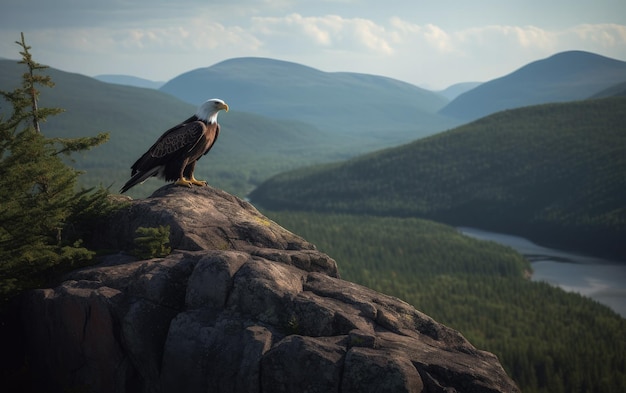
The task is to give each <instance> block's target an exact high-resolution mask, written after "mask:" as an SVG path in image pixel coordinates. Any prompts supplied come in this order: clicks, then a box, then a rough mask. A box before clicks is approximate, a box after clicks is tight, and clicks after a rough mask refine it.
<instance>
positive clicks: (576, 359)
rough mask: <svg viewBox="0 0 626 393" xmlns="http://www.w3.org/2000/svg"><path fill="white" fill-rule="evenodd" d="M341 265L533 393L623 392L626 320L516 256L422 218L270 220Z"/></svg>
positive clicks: (281, 216)
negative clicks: (454, 334)
mask: <svg viewBox="0 0 626 393" xmlns="http://www.w3.org/2000/svg"><path fill="white" fill-rule="evenodd" d="M265 213H266V214H268V216H269V217H271V218H272V219H273V220H275V221H277V222H278V223H279V224H281V225H283V226H285V227H286V228H287V229H290V230H292V231H293V232H295V233H297V234H299V235H301V236H304V237H305V238H306V239H307V240H309V241H311V242H313V243H314V244H316V245H317V246H318V247H319V248H320V249H321V250H322V251H324V252H326V253H328V254H329V255H331V256H333V258H335V259H336V260H337V264H338V266H339V272H340V273H341V276H342V278H344V279H346V280H349V281H354V282H357V283H360V284H363V285H366V286H369V287H371V288H374V289H376V290H378V291H381V292H383V293H387V294H390V295H393V296H397V297H399V298H401V299H403V300H405V301H407V302H409V303H411V304H412V305H414V306H415V307H416V308H417V309H418V310H420V311H423V312H425V313H426V314H428V315H430V316H432V317H433V318H435V319H436V320H437V321H440V322H443V323H445V324H447V325H448V326H451V327H453V328H455V329H458V330H459V331H460V332H461V333H462V334H463V335H464V336H465V337H467V338H468V339H469V340H470V341H471V342H472V343H473V344H474V345H476V346H477V347H478V348H481V349H485V350H488V351H490V352H493V353H495V354H496V355H497V356H498V357H499V359H500V361H501V362H502V364H503V365H504V367H505V368H506V370H507V372H508V373H509V375H511V376H512V378H513V379H514V380H515V381H516V382H517V383H518V384H519V385H520V388H521V390H522V391H523V392H526V393H539V392H541V393H544V392H545V393H559V392H563V393H565V392H568V393H569V392H598V393H600V392H602V393H607V392H623V391H625V389H626V368H625V366H624V365H625V364H626V320H624V319H623V318H620V316H619V315H617V314H615V313H614V312H613V311H611V310H610V309H608V308H607V307H605V306H602V305H600V304H598V303H596V302H595V301H593V300H591V299H589V298H585V297H583V296H580V295H578V294H575V293H567V292H564V291H563V290H561V289H558V288H554V287H551V286H549V285H548V284H545V283H537V282H531V281H530V280H528V279H527V278H525V274H526V272H527V269H529V268H530V265H529V264H528V262H527V261H525V260H524V259H523V258H522V257H521V255H519V254H517V253H516V252H514V251H513V250H511V249H509V248H507V247H503V246H500V245H497V244H495V243H491V242H485V241H479V240H475V239H472V238H469V237H466V236H462V235H461V234H460V233H459V232H457V231H456V230H455V229H454V228H451V227H448V226H445V225H441V224H437V223H434V222H430V221H424V220H419V219H414V218H393V217H372V216H355V215H334V214H319V213H303V212H271V211H265Z"/></svg>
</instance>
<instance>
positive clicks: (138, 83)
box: [94, 74, 165, 89]
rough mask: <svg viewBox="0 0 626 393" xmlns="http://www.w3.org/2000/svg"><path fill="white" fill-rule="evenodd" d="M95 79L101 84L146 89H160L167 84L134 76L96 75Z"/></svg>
mask: <svg viewBox="0 0 626 393" xmlns="http://www.w3.org/2000/svg"><path fill="white" fill-rule="evenodd" d="M94 78H95V79H97V80H99V81H101V82H106V83H114V84H116V85H125V86H135V87H144V88H146V89H158V88H160V87H161V86H163V85H164V84H165V82H158V81H152V80H149V79H144V78H139V77H136V76H132V75H116V74H106V75H96V76H94Z"/></svg>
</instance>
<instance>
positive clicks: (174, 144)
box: [120, 100, 228, 193]
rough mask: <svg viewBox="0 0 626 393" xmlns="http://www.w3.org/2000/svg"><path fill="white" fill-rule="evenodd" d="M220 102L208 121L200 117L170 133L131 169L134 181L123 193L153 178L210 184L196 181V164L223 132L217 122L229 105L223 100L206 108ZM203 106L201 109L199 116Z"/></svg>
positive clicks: (125, 185) (123, 189) (170, 130)
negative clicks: (220, 111)
mask: <svg viewBox="0 0 626 393" xmlns="http://www.w3.org/2000/svg"><path fill="white" fill-rule="evenodd" d="M212 101H216V102H217V104H216V105H217V106H216V108H217V109H215V111H214V112H208V113H209V115H210V116H209V115H207V118H208V119H206V120H205V119H202V118H201V117H199V116H198V114H196V115H194V116H191V117H190V118H189V119H187V120H185V121H184V122H182V123H180V124H178V125H177V126H175V127H172V128H170V129H169V130H167V131H166V132H165V133H164V134H163V135H162V136H161V137H160V138H159V139H158V140H157V141H156V142H155V143H154V145H152V147H150V149H148V151H147V152H145V153H144V154H143V155H142V156H141V158H139V159H138V160H137V161H136V162H135V163H134V164H133V166H132V167H131V169H132V172H131V178H130V180H128V182H126V184H124V186H123V187H122V189H121V190H120V191H121V192H122V193H123V192H126V191H128V190H129V189H130V188H131V187H133V186H135V185H136V184H138V183H142V182H143V181H145V180H146V179H148V178H149V177H152V176H159V177H161V178H163V179H165V180H166V181H176V184H177V185H186V186H189V187H191V185H192V184H195V185H206V182H203V181H199V180H196V179H195V178H194V176H193V172H194V170H195V167H196V162H197V161H198V159H200V157H202V156H203V155H204V154H206V153H208V152H209V150H211V148H212V147H213V145H214V144H215V141H216V140H217V137H218V136H219V133H220V126H219V124H218V123H217V111H219V110H220V109H226V110H228V106H227V105H226V104H224V102H223V101H221V100H209V101H207V102H206V103H205V104H203V106H204V105H208V104H209V103H212ZM203 106H201V107H200V109H199V113H202V112H201V109H202V108H203Z"/></svg>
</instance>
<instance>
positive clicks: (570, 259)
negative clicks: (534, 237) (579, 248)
mask: <svg viewBox="0 0 626 393" xmlns="http://www.w3.org/2000/svg"><path fill="white" fill-rule="evenodd" d="M457 229H458V230H459V231H461V233H463V234H464V235H467V236H470V237H473V238H475V239H480V240H491V241H493V242H496V243H499V244H503V245H505V246H509V247H511V248H513V249H514V250H516V251H517V252H519V253H520V254H522V255H524V256H525V257H526V258H527V259H528V260H529V261H531V263H532V267H533V275H532V280H533V281H545V282H547V283H549V284H551V285H554V286H558V287H560V288H562V289H564V290H566V291H568V292H577V293H580V294H582V295H585V296H588V297H590V298H592V299H595V300H597V301H598V302H600V303H602V304H604V305H606V306H609V307H610V308H611V309H613V310H614V311H615V312H617V313H618V314H620V315H621V316H622V317H624V318H626V264H625V263H623V262H619V261H613V260H608V259H603V258H597V257H594V256H589V255H581V254H577V253H573V252H568V251H564V250H557V249H553V248H547V247H542V246H539V245H537V244H535V243H533V242H531V241H530V240H528V239H524V238H522V237H519V236H511V235H505V234H501V233H495V232H488V231H483V230H480V229H475V228H467V227H460V228H457Z"/></svg>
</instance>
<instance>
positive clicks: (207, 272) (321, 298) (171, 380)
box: [22, 186, 518, 393]
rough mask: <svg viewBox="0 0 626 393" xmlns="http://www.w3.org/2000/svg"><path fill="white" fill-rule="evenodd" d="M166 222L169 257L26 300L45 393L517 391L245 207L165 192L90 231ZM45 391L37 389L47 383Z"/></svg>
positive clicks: (118, 262) (482, 360) (487, 363)
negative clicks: (73, 392)
mask: <svg viewBox="0 0 626 393" xmlns="http://www.w3.org/2000/svg"><path fill="white" fill-rule="evenodd" d="M158 225H169V226H170V228H171V245H172V248H173V249H174V251H173V252H172V253H171V254H170V255H169V256H167V257H165V258H159V259H150V260H135V259H133V258H132V257H129V256H127V255H125V254H124V253H120V254H116V255H111V256H108V257H106V258H103V260H102V262H101V263H100V264H98V265H96V266H93V267H89V268H86V269H82V270H78V271H75V272H73V273H71V274H70V275H68V276H67V277H66V280H65V281H64V282H63V283H61V284H60V285H59V286H57V287H56V288H47V289H40V290H35V291H31V292H30V293H29V294H28V295H27V296H26V297H25V299H24V306H23V308H22V309H23V326H24V329H25V332H26V333H25V336H26V337H27V338H28V341H27V343H28V348H29V352H28V354H29V359H30V362H31V363H30V364H31V366H32V368H33V370H34V371H36V374H37V375H38V376H39V378H38V379H37V380H36V381H34V383H35V384H39V385H40V386H41V387H42V388H43V389H44V390H45V391H48V392H55V391H56V392H62V391H69V390H72V389H84V390H72V391H89V392H103V393H104V392H107V393H109V392H155V393H157V392H176V393H183V392H246V393H254V392H278V393H279V392H342V393H345V392H517V391H518V389H517V387H516V386H515V384H514V383H513V381H512V380H511V379H510V378H509V377H508V376H507V375H506V373H505V372H504V370H503V368H502V366H501V365H500V363H499V361H498V359H497V358H496V357H495V356H494V355H492V354H490V353H488V352H484V351H480V350H478V349H476V348H474V347H473V346H472V345H471V344H470V343H469V342H468V341H467V340H465V338H463V336H462V335H461V334H459V333H458V332H456V331H454V330H452V329H450V328H448V327H446V326H444V325H442V324H439V323H438V322H436V321H434V320H433V319H432V318H430V317H428V316H427V315H425V314H423V313H421V312H419V311H417V310H416V309H415V308H413V307H412V306H410V305H409V304H407V303H405V302H403V301H401V300H399V299H396V298H393V297H390V296H386V295H383V294H381V293H378V292H375V291H373V290H371V289H368V288H365V287H363V286H360V285H357V284H354V283H350V282H347V281H344V280H341V279H340V278H339V274H338V271H337V265H336V263H335V261H334V260H333V259H332V258H330V257H329V256H328V255H325V254H323V253H321V252H319V251H317V250H316V249H315V246H313V245H312V244H310V243H308V242H306V241H305V240H303V239H301V238H300V237H298V236H296V235H294V234H292V233H290V232H289V231H287V230H285V229H283V228H282V227H280V226H279V225H277V224H276V223H274V222H272V221H271V220H269V219H268V218H266V217H264V216H263V215H261V214H260V213H259V212H258V211H257V210H256V209H254V207H252V205H250V204H249V203H247V202H244V201H242V200H240V199H238V198H236V197H234V196H232V195H229V194H227V193H225V192H222V191H219V190H216V189H213V188H210V187H206V188H194V189H184V188H177V187H170V186H166V187H163V188H161V189H159V190H157V191H156V192H155V193H154V194H153V195H152V196H151V197H150V198H147V199H145V200H137V201H132V202H131V203H130V204H129V206H128V207H127V208H125V209H123V210H122V211H120V212H118V213H117V214H116V215H115V216H114V217H112V218H111V220H110V223H109V224H107V225H106V226H105V227H103V228H102V231H101V232H100V240H99V242H100V244H101V245H102V247H103V248H110V249H111V248H117V249H128V248H129V247H130V242H129V240H130V239H132V238H133V234H134V231H135V230H136V228H138V227H140V226H143V227H151V226H152V227H154V226H158ZM44 390H42V391H44Z"/></svg>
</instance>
